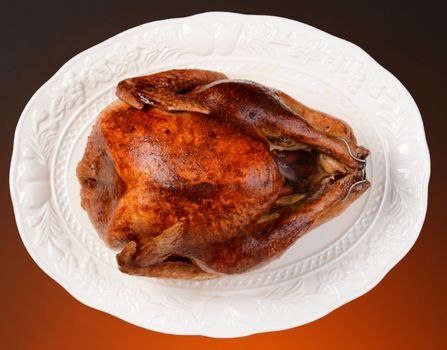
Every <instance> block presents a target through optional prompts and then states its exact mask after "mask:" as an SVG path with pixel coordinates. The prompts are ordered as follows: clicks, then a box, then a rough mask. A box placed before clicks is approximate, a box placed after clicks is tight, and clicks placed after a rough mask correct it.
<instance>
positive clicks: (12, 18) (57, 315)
mask: <svg viewBox="0 0 447 350" xmlns="http://www.w3.org/2000/svg"><path fill="white" fill-rule="evenodd" d="M210 3H212V4H216V3H221V4H222V5H221V6H217V5H210ZM307 3H308V4H306V3H305V1H299V0H294V1H288V2H285V1H281V0H269V1H263V0H257V1H242V0H241V1H230V0H226V1H192V0H183V1H174V0H169V1H151V0H145V1H124V0H121V1H111V0H109V1H97V2H95V1H93V0H92V1H57V2H56V1H54V4H51V3H50V2H48V1H47V2H45V1H33V2H31V1H30V2H23V1H14V0H13V1H8V2H7V4H6V5H5V4H3V5H2V10H1V12H2V20H1V21H0V29H1V30H0V36H1V39H2V40H1V41H0V43H1V45H2V47H1V49H0V52H1V54H0V61H1V64H0V72H1V74H0V77H1V86H0V89H1V95H0V96H1V101H2V108H1V110H2V113H1V116H0V123H1V124H0V143H1V151H0V157H1V158H0V167H1V173H0V176H1V181H0V186H1V187H0V193H1V197H0V205H1V207H0V209H1V210H0V213H1V221H0V223H1V240H0V242H1V248H0V267H1V270H0V276H1V279H0V323H1V324H0V348H1V349H36V350H37V349H143V348H144V349H155V348H164V349H173V348H177V349H182V350H187V349H248V350H251V349H295V348H296V349H447V335H446V334H447V302H446V301H445V298H446V297H447V279H446V276H447V273H446V267H447V263H446V258H445V251H446V247H447V233H446V229H445V225H446V222H447V205H446V203H445V200H446V198H447V193H446V192H447V191H446V186H445V182H444V180H446V178H447V165H446V161H445V160H446V148H447V147H446V146H445V145H446V142H447V136H446V127H447V122H446V120H447V114H446V108H445V106H444V102H445V101H446V99H447V97H446V96H447V94H446V93H447V91H446V77H447V74H446V64H445V57H446V49H445V46H446V37H447V32H446V29H445V16H446V14H447V9H446V6H445V5H438V3H439V4H441V3H443V2H442V1H438V2H437V1H420V2H418V3H419V4H418V5H417V6H414V5H411V4H410V2H409V1H407V2H402V4H400V5H398V4H397V2H392V1H384V2H382V4H380V3H379V2H378V1H375V2H369V5H366V4H364V2H361V1H352V2H351V3H343V2H342V1H307ZM365 3H366V2H365ZM387 3H388V4H387ZM391 3H392V4H393V5H391ZM207 4H208V5H207ZM231 4H238V5H231ZM209 10H226V11H235V12H242V13H257V14H271V15H278V16H283V17H289V18H292V19H296V20H299V21H302V22H305V23H308V24H311V25H313V26H316V27H318V28H320V29H322V30H325V31H327V32H329V33H332V34H334V35H336V36H340V37H342V38H345V39H347V40H349V41H352V42H354V43H356V44H358V45H359V46H361V47H362V48H363V49H365V50H366V51H367V52H368V53H370V54H371V55H372V56H373V57H374V58H375V59H376V60H377V61H378V62H379V63H380V64H382V65H383V66H384V67H385V68H387V69H388V70H390V71H391V72H392V73H393V74H394V75H396V77H397V78H398V79H400V80H401V81H402V83H403V84H404V85H405V86H406V87H407V88H408V89H409V91H410V93H411V94H412V95H413V97H414V98H415V100H416V103H417V104H418V106H419V108H420V110H421V113H422V116H423V119H424V124H425V128H426V132H427V136H428V141H429V147H430V151H431V157H432V164H433V171H432V177H431V186H430V198H429V208H428V215H427V220H426V223H425V225H424V228H423V230H422V233H421V236H420V238H419V239H418V241H417V242H416V244H415V246H414V247H413V249H412V250H411V251H410V253H409V254H408V255H407V256H406V257H405V258H404V259H403V260H402V261H401V262H400V263H399V264H398V265H397V266H396V267H395V268H394V269H393V270H392V271H391V272H390V273H389V274H388V275H387V276H386V277H385V279H384V280H383V281H382V282H381V283H380V284H379V285H378V286H377V287H376V288H374V289H373V290H372V291H371V292H369V293H368V294H366V295H364V296H362V297H361V298H359V299H357V300H355V301H353V302H351V303H349V304H347V305H345V306H343V307H341V308H340V309H338V310H336V311H334V312H332V313H331V314H330V315H328V316H326V317H324V318H322V319H320V320H318V321H315V322H313V323H311V324H308V325H305V326H302V327H299V328H295V329H291V330H287V331H282V332H276V333H267V334H261V335H255V336H250V337H245V338H240V339H230V340H215V339H210V338H205V337H182V336H171V335H165V334H159V333H155V332H151V331H147V330H144V329H141V328H138V327H136V326H133V325H131V324H128V323H126V322H124V321H121V320H119V319H116V318H115V317H112V316H109V315H107V314H105V313H102V312H99V311H96V310H93V309H90V308H88V307H86V306H84V305H82V304H81V303H79V302H78V301H76V300H75V299H74V298H73V297H71V296H70V295H69V294H68V293H67V292H66V291H65V290H64V289H63V288H62V287H60V286H59V285H58V284H57V283H56V282H54V281H53V280H51V279H50V278H49V277H48V276H47V275H46V274H45V273H43V272H42V271H41V270H40V269H39V268H38V267H37V265H36V264H35V263H34V262H33V261H32V259H31V258H30V256H29V255H28V253H27V252H26V250H25V248H24V246H23V245H22V243H21V241H20V238H19V235H18V233H17V228H16V225H15V221H14V216H13V213H12V208H11V203H10V199H9V189H8V172H9V161H10V155H11V150H12V140H13V133H14V128H15V125H16V123H17V120H18V118H19V115H20V113H21V110H22V109H23V107H24V106H25V104H26V102H27V101H28V99H29V98H30V97H31V96H32V94H33V93H34V91H35V90H36V89H37V88H38V87H40V85H42V84H43V83H44V82H45V81H46V80H47V79H48V78H50V76H51V75H53V74H54V72H55V71H56V70H57V69H58V68H59V67H60V66H61V65H62V64H63V63H64V62H65V61H66V60H68V59H69V58H71V57H72V56H74V55H75V54H77V53H78V52H80V51H82V50H84V49H87V48H88V47H90V46H92V45H95V44H97V43H99V42H101V41H103V40H105V39H107V38H108V37H110V36H112V35H114V34H117V33H119V32H121V31H123V30H125V29H128V28H130V27H133V26H136V25H138V24H142V23H145V22H149V21H152V20H157V19H164V18H169V17H179V16H185V15H190V14H194V13H198V12H204V11H209Z"/></svg>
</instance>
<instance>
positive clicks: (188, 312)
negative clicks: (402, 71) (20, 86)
mask: <svg viewBox="0 0 447 350" xmlns="http://www.w3.org/2000/svg"><path fill="white" fill-rule="evenodd" d="M180 67H187V68H196V67H197V68H207V69H213V70H218V71H222V72H224V73H226V74H227V75H229V76H230V77H232V78H247V79H251V80H255V81H258V82H260V83H264V84H266V85H270V86H272V87H275V88H279V89H282V90H284V91H285V92H287V93H289V94H290V95H292V96H294V97H295V98H297V99H298V100H300V101H302V102H304V103H305V104H308V105H309V106H311V107H313V108H316V109H319V110H322V111H325V112H329V113H331V114H334V115H336V116H338V117H340V118H342V119H345V120H346V121H348V122H349V123H350V124H351V125H352V127H353V128H354V131H355V133H356V134H357V136H358V139H359V141H360V143H361V144H364V145H365V146H366V147H368V148H369V149H370V150H371V156H370V158H369V161H368V168H367V173H368V178H369V179H370V180H371V182H372V187H371V189H370V190H369V191H368V192H367V193H366V194H365V195H364V196H363V197H362V198H361V199H360V200H358V201H357V202H356V203H355V204H354V205H353V206H351V207H350V208H349V210H347V211H346V212H345V213H344V214H343V215H341V216H340V217H338V218H336V219H335V220H333V221H331V222H329V223H327V224H325V225H323V226H321V227H319V228H318V229H316V230H314V231H312V232H311V233H309V234H307V235H306V236H304V237H303V238H301V239H300V240H298V241H297V242H296V244H295V245H294V246H293V247H291V248H290V249H289V250H288V251H287V252H286V253H285V254H284V255H283V256H282V257H281V258H280V259H278V260H276V261H274V262H272V263H271V264H269V265H267V266H265V267H263V268H262V269H259V270H256V271H253V272H251V273H246V274H242V275H239V276H233V277H226V278H222V279H218V280H211V281H202V282H189V281H172V280H160V279H158V280H157V279H148V278H141V277H132V276H127V275H124V274H121V273H120V272H119V271H118V269H117V267H116V264H115V259H114V255H115V252H113V251H111V250H109V249H108V248H106V246H105V245H104V244H103V243H102V242H101V241H100V239H99V238H98V236H97V234H96V232H95V231H94V229H93V227H92V225H91V224H90V222H89V220H88V218H87V215H86V214H85V213H84V212H83V210H82V209H81V207H80V198H79V185H78V182H77V179H76V177H75V166H76V163H77V162H78V161H79V160H80V158H81V156H82V153H83V151H84V147H85V143H86V139H87V136H88V134H89V132H90V129H91V126H92V123H93V121H94V120H95V117H96V116H97V114H98V112H99V111H100V110H101V109H102V108H103V107H104V106H106V105H107V104H108V103H109V102H111V101H112V100H113V99H114V88H115V86H116V84H117V82H118V81H119V80H122V79H123V78H125V77H131V76H136V75H143V74H148V73H151V72H156V71H161V70H165V69H170V68H180ZM429 173H430V161H429V153H428V149H427V144H426V141H425V135H424V129H423V125H422V121H421V116H420V114H419V111H418V109H417V107H416V104H415V103H414V101H413V99H412V98H411V96H410V95H409V93H408V92H407V90H406V89H405V88H404V87H403V86H402V84H401V83H400V82H399V81H398V80H397V79H396V78H394V77H393V76H392V75H391V74H390V73H389V72H387V71H386V70H385V69H384V68H382V67H381V66H380V65H379V64H378V63H377V62H375V61H374V60H373V59H372V58H371V57H370V56H368V54H366V53H365V52H364V51H363V50H361V49H360V48H359V47H357V46H355V45H353V44H351V43H349V42H347V41H344V40H342V39H339V38H336V37H334V36H331V35H329V34H327V33H324V32H322V31H320V30H318V29H315V28H313V27H310V26H308V25H305V24H302V23H299V22H295V21H291V20H287V19H283V18H278V17H270V16H249V15H240V14H234V13H219V12H213V13H204V14H200V15H196V16H192V17H186V18H179V19H169V20H164V21H158V22H153V23H148V24H144V25H141V26H139V27H136V28H133V29H130V30H128V31H125V32H123V33H121V34H119V35H117V36H115V37H113V38H111V39H109V40H107V41H105V42H103V43H101V44H99V45H96V46H94V47H92V48H91V49H88V50H87V51H85V52H82V53H81V54H79V55H77V56H76V57H74V58H73V59H71V60H70V61H68V62H67V63H66V64H65V65H64V66H63V67H62V68H61V69H60V70H59V71H58V72H57V73H56V74H55V75H54V76H53V77H52V78H51V79H50V80H49V81H48V82H47V83H45V84H44V85H43V86H42V87H41V88H40V89H39V90H38V91H37V92H36V93H35V95H34V96H33V97H32V99H31V100H30V101H29V103H28V104H27V106H26V108H25V109H24V111H23V113H22V115H21V117H20V121H19V123H18V125H17V130H16V135H15V140H14V151H13V156H12V162H11V172H10V188H11V196H12V200H13V204H14V211H15V216H16V220H17V225H18V227H19V231H20V235H21V237H22V240H23V242H24V244H25V246H26V248H27V249H28V251H29V253H30V255H31V256H32V257H33V259H34V260H35V261H36V263H37V264H38V265H39V266H40V267H41V268H42V269H43V270H44V271H45V272H46V273H47V274H48V275H50V276H51V277H52V278H53V279H54V280H56V281H57V282H58V283H60V284H61V285H62V286H63V287H64V288H65V289H66V290H67V291H68V292H69V293H70V294H72V295H73V296H74V297H75V298H77V299H78V300H80V301H81V302H83V303H85V304H87V305H89V306H91V307H94V308H96V309H99V310H103V311H105V312H108V313H110V314H112V315H115V316H117V317H119V318H122V319H124V320H126V321H128V322H131V323H133V324H136V325H139V326H141V327H145V328H148V329H152V330H156V331H160V332H166V333H174V334H202V335H207V336H213V337H237V336H244V335H249V334H252V333H258V332H266V331H273V330H280V329H286V328H291V327H295V326H299V325H302V324H304V323H307V322H310V321H313V320H315V319H317V318H319V317H321V316H323V315H325V314H327V313H328V312H330V311H331V310H333V309H335V308H337V307H339V306H340V305H342V304H344V303H346V302H348V301H350V300H352V299H354V298H356V297H358V296H360V295H362V294H364V293H365V292H367V291H368V290H370V289H371V288H372V287H373V286H375V285H376V284H377V283H378V282H379V281H380V280H381V279H382V278H383V277H384V275H385V274H386V273H387V272H388V271H389V270H390V269H391V268H392V267H393V266H394V265H395V264H396V263H397V262H398V261H399V260H400V259H401V258H402V257H403V256H404V255H405V254H406V253H407V252H408V250H409V249H410V248H411V246H412V245H413V244H414V242H415V240H416V238H417V236H418V234H419V231H420V229H421V226H422V223H423V220H424V217H425V211H426V206H427V186H428V180H429ZM23 278H26V276H23ZM365 317H367V316H365Z"/></svg>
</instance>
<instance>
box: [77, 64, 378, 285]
mask: <svg viewBox="0 0 447 350" xmlns="http://www.w3.org/2000/svg"><path fill="white" fill-rule="evenodd" d="M117 95H118V96H119V97H120V99H121V100H122V101H115V102H113V103H112V104H110V105H109V106H108V107H107V108H106V109H105V110H104V111H103V112H102V113H101V114H100V116H99V117H98V120H97V122H96V124H95V126H94V128H93V131H92V134H91V136H90V138H89V143H88V145H87V148H86V152H85V154H84V157H83V159H82V160H81V162H80V163H79V165H78V169H77V175H78V178H79V180H80V182H81V187H82V189H81V197H82V206H83V208H84V209H85V210H86V211H87V212H88V214H89V216H90V219H91V221H92V222H93V224H94V226H95V228H96V229H97V231H98V232H99V234H100V236H101V237H102V238H103V240H104V241H105V242H106V243H107V244H108V245H109V246H111V247H114V248H122V251H121V252H120V253H119V254H118V255H117V261H118V265H119V267H120V269H121V271H123V272H125V273H129V274H137V275H143V276H152V277H166V278H186V279H206V278H214V277H218V276H221V275H222V274H233V273H242V272H244V271H247V270H250V269H252V268H255V267H258V266H260V265H262V264H265V263H267V262H268V261H270V260H272V259H274V258H277V257H279V256H280V255H281V254H282V253H283V252H284V251H285V250H286V249H287V248H288V247H289V246H290V245H291V244H293V243H294V242H295V241H296V239H298V238H299V237H300V236H302V235H303V234H304V233H306V232H308V231H309V230H310V229H311V228H313V227H316V226H318V225H319V224H321V223H323V222H326V221H327V220H330V219H331V218H332V217H334V216H336V215H338V214H339V213H341V212H342V211H343V210H345V209H346V208H347V207H348V206H349V204H350V203H352V202H353V201H354V200H355V199H357V198H358V197H359V196H360V195H361V194H362V193H364V191H366V189H367V188H368V187H369V186H370V184H369V182H364V183H363V184H361V185H359V186H356V187H355V188H354V189H353V190H352V191H351V194H350V195H349V197H348V198H345V197H346V194H347V193H348V190H349V188H350V187H351V186H352V185H353V184H354V183H356V182H357V181H359V180H362V179H363V178H364V173H363V163H360V162H358V161H356V160H355V159H354V158H352V157H351V156H350V155H349V152H348V149H347V147H346V144H345V143H344V142H343V141H342V139H344V140H346V142H348V144H349V145H350V148H351V150H352V152H353V153H354V155H355V156H356V157H358V158H361V159H364V158H365V157H366V156H367V155H368V150H366V149H365V148H363V147H361V146H358V145H357V143H356V139H355V136H354V134H353V132H352V130H351V128H350V127H349V125H347V124H346V123H345V122H343V121H341V120H339V119H336V118H334V117H332V116H329V115H327V114H324V113H321V112H318V111H314V110H312V109H310V108H308V107H306V106H304V105H302V104H301V103H299V102H297V101H295V100H294V99H293V98H291V97H290V96H288V95H286V94H284V93H283V92H281V91H276V90H273V89H270V88H267V87H265V86H262V85H259V84H256V83H253V82H248V81H235V80H229V79H227V78H226V76H224V75H223V74H221V73H218V72H211V71H202V70H172V71H167V72H162V73H158V74H154V75H150V76H145V77H137V78H132V79H127V80H124V81H122V82H120V83H119V84H118V87H117ZM123 101H124V102H123ZM272 149H280V151H272Z"/></svg>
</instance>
